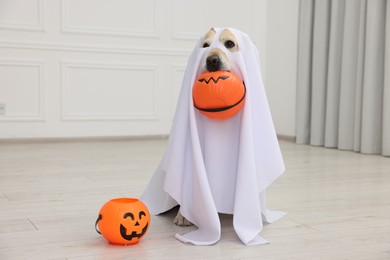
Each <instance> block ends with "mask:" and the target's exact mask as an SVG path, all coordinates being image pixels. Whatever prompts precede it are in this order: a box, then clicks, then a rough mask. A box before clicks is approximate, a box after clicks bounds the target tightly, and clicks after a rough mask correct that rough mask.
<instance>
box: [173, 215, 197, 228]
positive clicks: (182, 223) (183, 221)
mask: <svg viewBox="0 0 390 260" xmlns="http://www.w3.org/2000/svg"><path fill="white" fill-rule="evenodd" d="M173 223H175V224H176V225H178V226H181V227H187V226H192V225H193V224H192V223H191V222H190V221H188V220H187V219H186V218H185V217H183V215H182V214H180V211H179V212H177V215H176V217H175V219H174V220H173Z"/></svg>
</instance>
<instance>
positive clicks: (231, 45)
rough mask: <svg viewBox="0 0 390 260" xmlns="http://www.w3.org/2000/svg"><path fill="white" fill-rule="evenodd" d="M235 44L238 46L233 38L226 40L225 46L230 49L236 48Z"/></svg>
mask: <svg viewBox="0 0 390 260" xmlns="http://www.w3.org/2000/svg"><path fill="white" fill-rule="evenodd" d="M234 46H236V44H235V43H234V42H233V41H231V40H227V41H226V42H225V47H226V48H228V49H231V48H234Z"/></svg>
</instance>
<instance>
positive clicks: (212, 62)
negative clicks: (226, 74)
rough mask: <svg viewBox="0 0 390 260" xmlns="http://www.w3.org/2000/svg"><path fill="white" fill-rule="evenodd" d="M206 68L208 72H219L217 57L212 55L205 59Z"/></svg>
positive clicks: (219, 61)
mask: <svg viewBox="0 0 390 260" xmlns="http://www.w3.org/2000/svg"><path fill="white" fill-rule="evenodd" d="M206 67H207V70H208V71H217V70H220V69H221V60H220V59H219V56H218V55H216V54H214V55H211V56H209V57H207V60H206Z"/></svg>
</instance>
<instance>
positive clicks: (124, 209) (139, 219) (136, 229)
mask: <svg viewBox="0 0 390 260" xmlns="http://www.w3.org/2000/svg"><path fill="white" fill-rule="evenodd" d="M96 224H97V225H98V227H99V230H100V233H101V234H102V236H103V237H104V238H106V239H107V240H108V241H109V242H110V243H111V244H119V245H129V244H134V243H137V242H138V241H139V240H140V239H141V238H142V237H143V236H144V235H145V234H146V232H147V231H148V229H149V226H150V214H149V211H148V209H147V208H146V206H145V204H143V203H142V202H141V201H139V200H138V199H130V198H119V199H113V200H110V201H108V202H107V203H106V204H104V205H103V207H102V208H101V209H100V212H99V218H98V220H97V221H96ZM97 231H98V230H97ZM98 232H99V231H98Z"/></svg>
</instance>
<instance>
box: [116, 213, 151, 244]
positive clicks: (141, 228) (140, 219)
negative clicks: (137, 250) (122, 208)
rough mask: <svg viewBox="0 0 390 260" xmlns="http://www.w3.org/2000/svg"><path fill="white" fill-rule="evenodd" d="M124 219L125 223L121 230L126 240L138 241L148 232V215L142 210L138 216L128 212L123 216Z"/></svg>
mask: <svg viewBox="0 0 390 260" xmlns="http://www.w3.org/2000/svg"><path fill="white" fill-rule="evenodd" d="M123 219H124V222H123V223H122V224H121V225H120V227H119V228H120V233H121V236H122V238H123V239H125V240H128V241H132V240H133V239H134V240H138V239H140V238H141V237H142V236H143V235H144V234H145V233H146V231H147V230H148V227H149V222H148V219H147V217H146V213H145V211H143V210H141V211H140V212H139V213H138V214H137V213H136V216H134V214H133V213H132V212H127V213H125V214H124V215H123ZM125 222H126V223H125ZM126 224H127V225H126Z"/></svg>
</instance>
